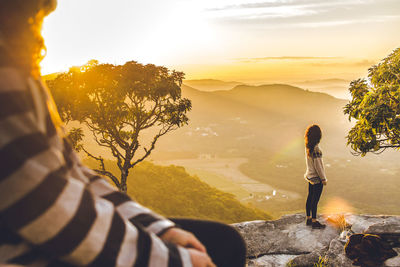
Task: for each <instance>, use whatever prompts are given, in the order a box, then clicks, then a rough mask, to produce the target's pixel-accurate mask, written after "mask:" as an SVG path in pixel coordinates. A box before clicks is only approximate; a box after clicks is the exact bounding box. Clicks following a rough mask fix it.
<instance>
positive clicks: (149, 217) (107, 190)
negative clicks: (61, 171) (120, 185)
mask: <svg viewBox="0 0 400 267" xmlns="http://www.w3.org/2000/svg"><path fill="white" fill-rule="evenodd" d="M81 170H82V171H83V173H84V174H85V175H86V176H87V177H88V178H89V179H90V185H89V188H90V190H91V191H92V192H93V193H94V194H95V195H97V196H100V197H102V198H104V199H107V200H109V201H110V202H112V203H113V204H114V206H115V207H116V210H117V211H118V212H119V213H120V215H121V216H122V217H123V218H125V219H127V220H129V221H131V222H132V223H133V222H134V223H139V224H141V225H142V226H143V227H144V229H146V231H149V232H152V233H154V234H156V235H158V236H160V235H162V234H163V233H165V232H166V231H167V230H168V229H170V228H172V227H174V226H175V224H174V223H173V222H172V221H170V220H168V219H166V218H164V217H163V216H161V215H159V214H157V213H155V212H153V211H152V210H150V209H148V208H146V207H143V206H142V205H140V204H139V203H137V202H135V201H133V200H132V199H131V198H130V197H129V196H127V195H126V194H124V193H121V192H119V191H117V190H116V189H115V188H113V187H112V186H111V185H110V184H109V183H108V182H107V181H106V180H105V179H104V178H102V177H100V176H99V175H98V174H96V173H95V172H94V171H92V170H90V169H88V168H87V167H85V166H81Z"/></svg>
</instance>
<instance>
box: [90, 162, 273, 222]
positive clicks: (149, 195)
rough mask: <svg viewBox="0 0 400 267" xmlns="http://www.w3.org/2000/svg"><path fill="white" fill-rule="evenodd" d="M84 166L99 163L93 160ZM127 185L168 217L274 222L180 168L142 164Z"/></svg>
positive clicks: (112, 166)
mask: <svg viewBox="0 0 400 267" xmlns="http://www.w3.org/2000/svg"><path fill="white" fill-rule="evenodd" d="M85 163H87V164H88V165H89V166H93V164H96V163H95V162H94V161H93V160H87V161H86V162H85ZM105 164H106V167H107V168H109V169H110V171H111V172H118V169H117V168H116V167H115V164H113V162H111V161H109V160H106V161H105ZM128 185H129V186H128V192H127V193H128V195H129V196H131V197H133V198H134V199H135V200H137V201H138V202H139V203H141V204H142V205H145V206H146V207H148V208H150V209H152V210H154V211H156V212H157V213H159V214H162V215H164V216H165V217H173V218H174V217H175V218H176V217H185V218H196V219H204V220H216V221H220V222H224V223H237V222H243V221H252V220H268V219H271V216H270V215H269V214H267V213H265V212H263V211H262V210H259V209H256V208H254V207H252V206H247V205H244V204H242V203H241V202H239V201H238V200H237V199H236V198H235V196H234V195H232V194H229V193H225V192H222V191H220V190H218V189H216V188H214V187H211V186H210V185H208V184H206V183H204V182H203V181H201V180H200V179H199V178H198V177H197V176H192V175H190V174H188V173H187V172H186V171H185V169H184V168H183V167H180V166H173V165H171V166H168V167H164V166H157V165H154V164H152V163H150V162H148V161H145V162H142V163H140V164H139V165H138V166H137V167H135V168H134V169H133V170H132V172H131V173H130V174H129V179H128Z"/></svg>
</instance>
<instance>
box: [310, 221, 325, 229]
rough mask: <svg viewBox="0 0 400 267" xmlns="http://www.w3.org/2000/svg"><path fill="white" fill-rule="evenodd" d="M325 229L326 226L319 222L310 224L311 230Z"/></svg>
mask: <svg viewBox="0 0 400 267" xmlns="http://www.w3.org/2000/svg"><path fill="white" fill-rule="evenodd" d="M325 227H326V225H325V224H322V223H320V222H319V221H315V222H312V229H324V228H325Z"/></svg>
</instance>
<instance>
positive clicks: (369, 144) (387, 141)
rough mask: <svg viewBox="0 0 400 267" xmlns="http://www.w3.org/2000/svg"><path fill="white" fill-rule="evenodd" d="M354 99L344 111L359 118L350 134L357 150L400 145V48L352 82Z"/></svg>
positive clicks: (364, 152) (376, 150)
mask: <svg viewBox="0 0 400 267" xmlns="http://www.w3.org/2000/svg"><path fill="white" fill-rule="evenodd" d="M349 91H350V93H351V96H352V99H351V101H350V102H349V103H348V104H347V105H346V106H345V108H344V113H345V114H347V115H348V116H349V120H351V119H352V118H353V119H355V120H356V124H355V125H354V127H353V128H352V129H351V130H350V131H349V133H348V135H347V144H348V145H351V148H352V149H353V150H354V153H355V154H357V155H362V156H364V155H365V154H366V153H367V152H374V153H381V152H383V151H384V150H385V149H386V148H399V147H400V48H397V49H396V50H394V51H393V52H392V53H391V54H390V55H389V56H387V57H386V58H385V59H383V60H382V61H381V62H380V63H379V64H377V65H374V66H372V67H371V68H370V69H369V70H368V78H367V79H358V80H354V81H352V82H351V83H350V88H349Z"/></svg>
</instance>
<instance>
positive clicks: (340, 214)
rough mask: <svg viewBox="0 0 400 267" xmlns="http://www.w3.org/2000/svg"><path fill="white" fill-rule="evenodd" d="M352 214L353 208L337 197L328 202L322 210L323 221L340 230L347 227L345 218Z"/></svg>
mask: <svg viewBox="0 0 400 267" xmlns="http://www.w3.org/2000/svg"><path fill="white" fill-rule="evenodd" d="M353 212H354V209H353V207H352V206H351V205H350V204H349V203H348V202H347V201H346V200H344V199H342V198H338V197H334V198H331V199H330V200H328V202H327V204H326V205H324V207H323V208H322V213H323V214H324V215H323V216H324V218H325V220H326V221H327V222H328V223H329V224H331V225H332V226H334V227H337V228H339V229H341V230H344V229H346V228H347V227H348V226H349V225H348V224H347V222H346V216H348V215H350V214H353Z"/></svg>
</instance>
